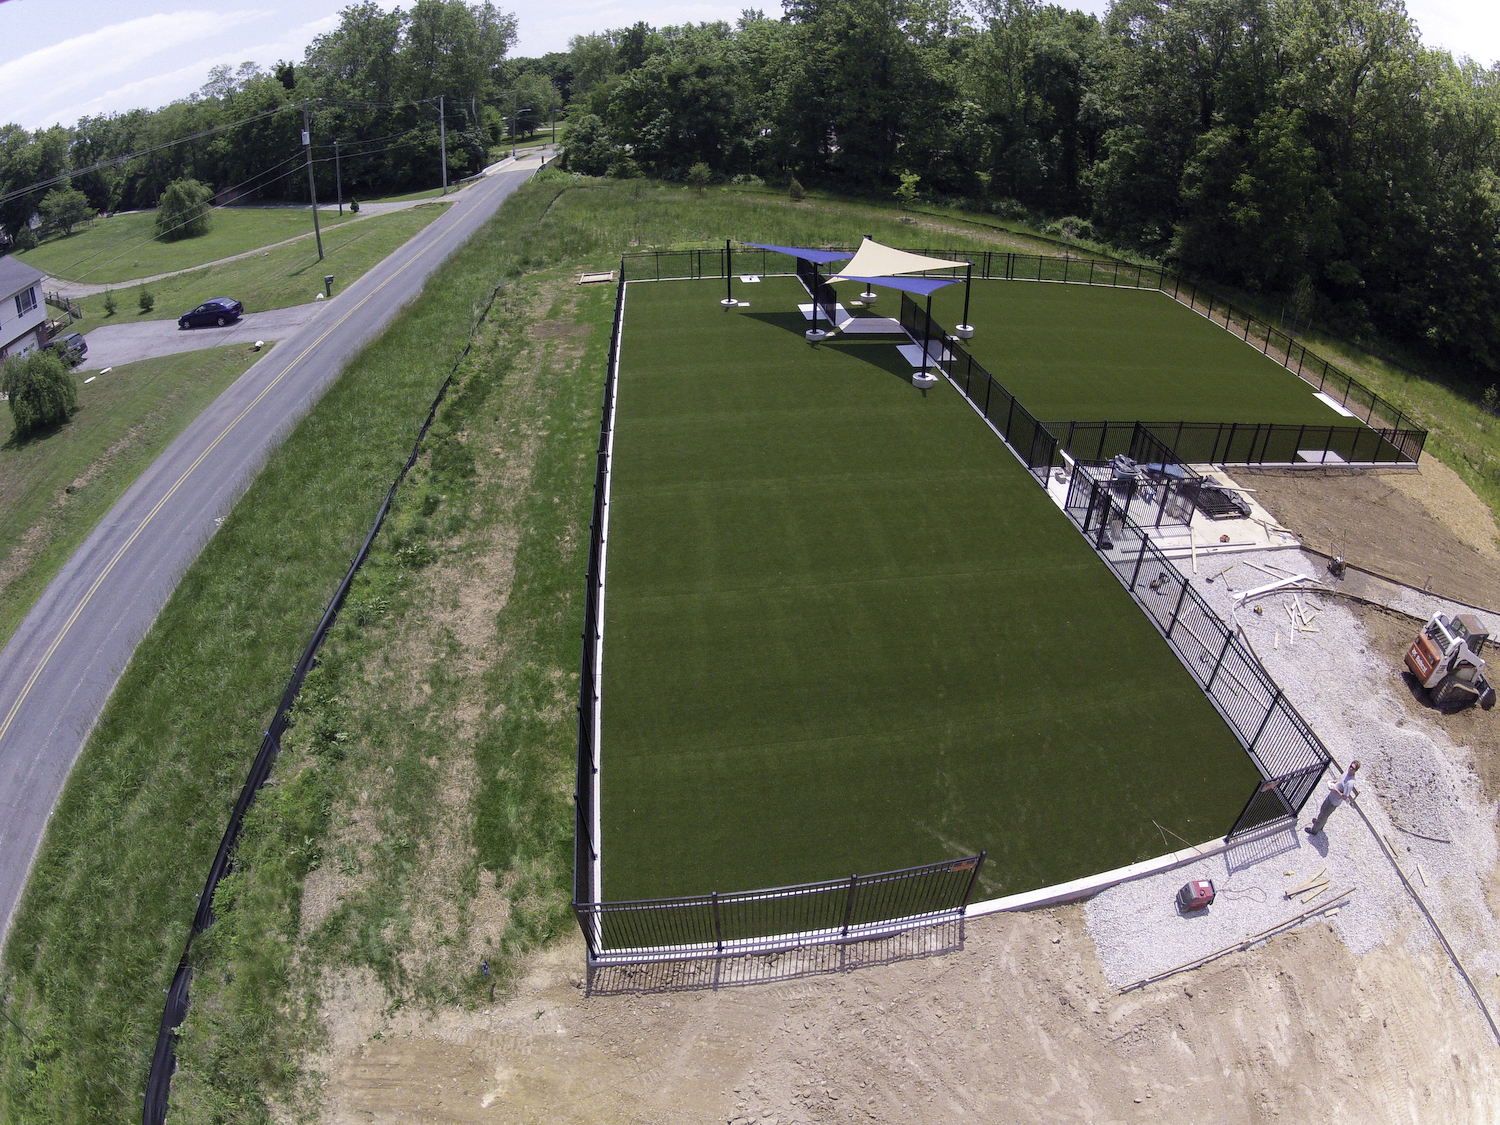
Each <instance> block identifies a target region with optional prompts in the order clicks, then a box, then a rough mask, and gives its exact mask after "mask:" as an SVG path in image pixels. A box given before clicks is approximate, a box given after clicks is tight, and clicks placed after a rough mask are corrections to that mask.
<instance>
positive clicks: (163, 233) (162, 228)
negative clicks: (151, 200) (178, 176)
mask: <svg viewBox="0 0 1500 1125" xmlns="http://www.w3.org/2000/svg"><path fill="white" fill-rule="evenodd" d="M213 197H214V192H213V189H212V188H211V187H209V186H208V185H207V184H200V183H199V182H198V181H197V180H174V181H173V182H172V183H170V184H168V185H167V190H166V191H164V192H162V195H161V202H160V203H159V204H157V207H156V237H157V238H158V239H160V240H161V241H162V242H174V241H176V240H177V239H180V238H195V237H197V236H198V235H200V234H207V233H208V232H209V230H210V229H211V228H212V226H213V209H212V207H211V206H210V203H211V201H212V200H213Z"/></svg>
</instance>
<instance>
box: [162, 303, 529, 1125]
mask: <svg viewBox="0 0 1500 1125" xmlns="http://www.w3.org/2000/svg"><path fill="white" fill-rule="evenodd" d="M499 292H500V290H499V289H498V288H496V289H493V290H491V292H490V297H489V301H488V303H487V304H486V305H485V307H484V312H483V313H481V314H480V316H479V319H478V320H476V321H475V322H474V325H473V327H472V328H470V330H469V339H468V341H467V342H466V343H465V344H464V348H463V351H461V352H460V353H459V355H458V358H457V359H455V360H454V361H453V368H452V370H451V371H450V372H449V373H448V376H447V377H446V378H445V379H444V380H443V383H442V385H441V386H440V387H439V388H438V391H437V394H436V395H434V396H433V399H432V405H431V406H430V407H429V408H428V410H427V417H426V418H425V419H424V420H423V421H422V425H421V428H420V429H418V431H417V439H416V441H415V442H413V443H412V447H411V453H410V454H409V455H408V456H407V458H406V461H405V462H404V463H403V464H402V466H401V469H400V471H399V472H397V474H396V479H395V480H393V481H392V482H391V486H390V488H388V489H387V490H386V494H385V499H384V500H382V501H381V504H380V508H379V510H378V511H377V512H376V513H375V520H374V522H373V523H372V524H371V526H370V530H369V533H368V534H367V535H366V536H365V538H364V542H362V543H361V544H360V547H359V550H358V552H356V553H355V556H354V560H353V561H352V562H351V563H350V564H349V569H348V570H347V571H346V572H345V573H344V578H343V581H341V582H340V583H339V585H338V588H337V589H336V590H335V591H334V593H333V597H332V598H331V599H329V602H328V606H327V608H326V609H324V611H323V616H322V617H321V618H320V619H319V620H318V625H317V627H316V628H315V629H314V630H313V633H312V636H311V637H310V638H309V639H308V642H307V647H305V648H304V649H303V650H302V656H301V657H300V658H299V659H298V661H297V664H296V666H295V667H294V668H293V669H292V676H291V679H290V680H288V681H287V685H286V690H285V691H283V692H282V693H281V701H280V702H279V703H278V704H277V705H276V712H275V714H274V715H273V716H272V718H271V723H270V726H269V728H268V729H267V730H266V732H265V736H264V737H263V738H262V739H261V743H260V749H259V751H258V752H257V753H256V755H255V760H254V761H253V762H252V763H251V765H250V774H249V776H248V777H247V778H246V779H245V784H244V786H242V787H241V789H240V795H239V798H238V799H237V800H236V801H235V803H234V809H233V810H232V811H231V812H230V814H229V824H228V825H227V826H226V827H225V829H224V836H223V838H222V839H221V840H220V841H219V850H218V851H217V852H216V853H215V854H214V859H213V863H212V864H211V865H210V867H209V869H208V878H207V879H206V880H205V881H204V883H203V892H202V893H201V894H200V895H199V896H198V909H197V910H196V911H195V912H194V914H193V925H192V928H191V930H189V932H188V940H187V944H186V946H185V947H184V948H183V951H182V959H181V960H180V961H179V962H178V964H177V972H176V973H175V974H174V975H173V977H172V984H171V986H170V987H169V988H168V989H167V1001H166V1004H165V1006H164V1007H163V1010H162V1017H161V1027H160V1029H159V1030H158V1031H157V1035H156V1049H155V1051H154V1052H153V1053H152V1056H151V1069H150V1071H149V1072H148V1073H147V1076H146V1092H145V1101H144V1105H143V1108H142V1113H141V1120H142V1122H143V1123H144V1125H163V1123H164V1122H165V1121H166V1118H167V1108H168V1105H169V1104H170V1098H171V1088H172V1075H173V1073H174V1072H175V1071H176V1069H177V1030H176V1029H177V1028H178V1027H180V1026H181V1025H182V1021H183V1019H184V1018H186V1016H187V1010H188V1002H189V991H190V988H191V984H192V976H193V968H192V961H191V954H192V949H193V939H194V938H196V937H197V936H198V935H199V934H201V933H202V932H203V931H204V930H206V929H208V927H209V926H211V925H213V920H214V913H213V901H214V895H215V893H217V891H218V889H219V883H220V882H221V881H222V880H223V879H224V877H225V876H227V875H229V874H230V873H231V872H232V871H233V870H234V849H235V845H236V844H237V843H238V842H239V838H240V831H241V829H242V828H243V827H244V821H245V814H246V813H247V812H248V811H249V810H250V806H251V805H252V804H254V803H255V798H256V795H257V794H258V793H259V792H260V789H261V787H262V786H264V785H265V783H266V781H267V779H269V778H270V776H271V769H272V767H273V766H274V765H275V764H276V758H277V756H278V755H279V754H280V753H281V736H282V735H283V734H285V733H286V728H287V726H288V715H289V714H290V713H291V709H292V707H293V705H295V704H296V702H297V695H298V693H300V692H301V690H302V684H303V682H304V681H305V680H306V679H307V674H308V673H309V672H310V671H312V669H313V666H314V665H315V664H316V663H317V657H318V651H319V650H320V649H321V648H322V647H323V642H324V641H325V640H326V639H327V637H328V632H329V630H330V629H332V628H333V624H334V622H335V621H336V620H337V619H338V614H339V610H340V609H341V608H343V605H344V600H345V598H347V597H348V596H349V588H350V587H351V586H352V585H353V584H354V577H355V575H357V574H358V573H359V570H360V568H361V567H362V566H364V564H365V559H366V558H368V557H369V554H370V548H371V546H373V545H374V542H375V536H376V535H378V534H379V533H380V528H381V525H382V524H383V523H384V522H385V517H386V516H387V515H388V514H389V512H390V510H391V503H392V502H393V501H394V500H395V498H396V490H397V489H399V488H400V487H401V482H402V481H404V480H405V479H406V475H407V473H409V472H410V471H411V467H412V466H413V465H415V464H416V462H417V457H418V456H419V455H420V454H421V451H422V443H423V442H424V441H426V440H427V431H428V430H429V429H431V428H432V423H433V420H434V419H436V418H437V412H438V408H439V407H441V406H442V404H443V399H444V398H446V397H447V394H448V388H449V387H450V386H452V384H453V374H454V372H456V371H457V370H458V366H459V364H460V363H462V362H463V360H464V357H465V356H467V355H468V354H469V350H470V348H471V347H472V346H473V341H474V332H475V331H476V330H477V329H478V328H479V326H480V325H481V324H483V323H484V322H485V321H486V320H487V319H488V318H489V314H490V310H491V309H492V308H493V307H494V305H495V298H496V297H497V296H498V294H499Z"/></svg>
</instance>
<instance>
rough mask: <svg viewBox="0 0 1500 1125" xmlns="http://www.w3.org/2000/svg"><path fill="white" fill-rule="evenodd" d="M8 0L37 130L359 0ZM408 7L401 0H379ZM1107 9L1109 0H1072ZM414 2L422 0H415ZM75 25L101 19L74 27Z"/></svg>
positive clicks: (11, 112) (1435, 6)
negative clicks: (58, 0)
mask: <svg viewBox="0 0 1500 1125" xmlns="http://www.w3.org/2000/svg"><path fill="white" fill-rule="evenodd" d="M54 2H55V0H51V2H48V0H0V123H5V122H15V123H17V124H20V125H23V126H25V127H26V128H29V129H38V128H43V127H45V126H48V125H53V124H58V123H61V124H65V125H71V124H72V123H73V122H75V121H77V120H78V118H79V117H82V116H86V115H87V116H93V115H96V114H101V113H114V112H119V111H123V110H128V109H136V108H142V107H144V108H149V109H154V108H156V107H158V106H161V105H165V104H167V103H168V102H171V101H173V100H175V99H177V98H181V97H185V96H187V95H189V94H191V93H193V92H194V91H196V90H198V89H199V88H200V87H202V85H203V84H204V82H205V81H206V80H207V78H208V71H209V69H210V68H211V67H214V66H218V65H220V64H224V63H227V64H228V65H230V66H232V67H236V66H238V65H239V64H240V63H242V62H245V61H252V62H257V63H259V64H261V65H262V66H263V67H268V68H269V67H270V66H271V65H272V64H274V63H275V62H277V61H278V60H280V59H289V60H291V61H292V62H298V61H300V60H301V58H302V53H303V51H304V50H305V49H306V47H307V45H308V44H309V43H311V42H312V40H313V38H314V37H315V36H317V35H319V34H321V33H322V32H325V31H328V30H330V29H331V28H333V27H334V26H335V25H336V24H337V22H338V12H339V10H340V9H341V8H343V7H345V6H346V4H347V3H348V2H350V0H219V3H220V6H219V7H218V8H216V9H210V8H208V7H207V6H206V3H205V2H204V0H70V2H69V3H68V4H67V6H66V7H65V9H64V12H65V13H66V16H65V18H63V19H59V18H58V15H59V13H58V10H57V9H56V8H54V7H53V6H52V3H54ZM378 2H379V3H380V4H381V6H382V7H385V8H392V7H396V6H397V4H398V3H399V0H378ZM1062 2H1063V3H1064V4H1065V6H1067V7H1076V8H1083V9H1084V10H1086V11H1092V12H1095V13H1096V14H1100V15H1102V14H1103V13H1104V10H1105V8H1106V7H1107V6H1108V0H1072V2H1071V3H1069V2H1068V0H1062ZM406 6H408V7H409V6H410V0H407V4H406ZM496 6H497V7H499V8H501V9H502V10H506V11H514V12H515V13H516V17H517V21H518V24H519V29H520V43H519V44H518V45H517V47H516V52H515V53H516V54H519V55H541V54H545V53H546V52H548V51H560V50H563V49H565V48H566V47H567V43H568V40H569V39H570V38H571V37H572V36H574V35H578V34H581V33H585V32H591V31H604V30H607V29H609V28H612V27H625V26H628V25H630V24H633V23H635V22H636V21H637V20H641V19H644V20H647V21H648V22H649V23H651V24H653V25H655V26H658V27H660V26H663V25H667V24H681V23H697V22H699V21H704V20H721V19H722V20H729V21H733V20H734V19H736V18H738V16H739V14H740V11H741V9H742V8H745V7H756V6H759V7H762V8H763V9H764V10H765V11H766V12H767V14H772V15H775V14H779V12H780V8H779V6H778V4H777V3H776V2H775V0H772V2H770V3H764V2H761V3H757V0H651V2H650V3H649V4H646V3H641V2H640V0H635V2H634V3H631V2H627V0H497V3H496ZM1406 6H1407V11H1408V12H1409V13H1410V14H1411V16H1412V18H1413V19H1414V20H1416V22H1417V25H1418V27H1419V28H1420V29H1421V31H1422V38H1423V40H1424V41H1425V42H1426V43H1427V44H1428V45H1430V46H1437V47H1446V48H1447V49H1448V50H1450V51H1452V52H1453V53H1454V54H1456V55H1464V54H1467V55H1469V56H1471V57H1472V58H1474V59H1475V60H1476V61H1478V62H1481V63H1483V64H1485V65H1490V64H1492V63H1494V62H1495V61H1496V60H1497V59H1500V3H1496V2H1495V0H1407V5H1406ZM73 28H90V29H92V30H88V31H84V32H82V33H80V34H77V35H73V34H70V33H69V30H70V29H73Z"/></svg>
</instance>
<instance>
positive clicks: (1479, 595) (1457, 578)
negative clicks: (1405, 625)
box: [1234, 454, 1500, 610]
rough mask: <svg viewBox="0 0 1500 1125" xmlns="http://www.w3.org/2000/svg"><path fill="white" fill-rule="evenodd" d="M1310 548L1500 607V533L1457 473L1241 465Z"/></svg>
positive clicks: (1245, 479)
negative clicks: (1271, 467)
mask: <svg viewBox="0 0 1500 1125" xmlns="http://www.w3.org/2000/svg"><path fill="white" fill-rule="evenodd" d="M1234 478H1235V480H1237V481H1238V482H1240V483H1241V484H1242V485H1244V486H1245V487H1246V488H1253V489H1255V498H1256V499H1257V500H1258V501H1260V503H1261V504H1262V505H1264V506H1265V508H1266V509H1267V510H1268V511H1270V512H1272V513H1274V514H1275V515H1276V517H1277V518H1278V519H1280V520H1281V523H1282V525H1283V526H1284V527H1286V528H1288V529H1289V530H1291V531H1292V532H1294V533H1295V534H1296V535H1297V537H1298V538H1299V539H1301V540H1302V542H1303V544H1304V545H1305V546H1307V547H1310V548H1311V549H1312V550H1314V551H1319V552H1321V553H1323V554H1326V555H1343V556H1344V557H1345V558H1346V559H1348V560H1349V561H1350V562H1351V563H1354V564H1355V565H1356V566H1360V567H1364V568H1365V569H1366V570H1371V571H1374V572H1375V573H1376V574H1381V575H1384V576H1386V577H1389V578H1394V579H1396V580H1397V581H1398V582H1403V583H1405V584H1407V585H1409V586H1415V587H1417V588H1418V589H1426V590H1429V591H1431V592H1432V593H1434V594H1440V595H1442V596H1443V597H1446V598H1452V599H1453V600H1454V601H1460V602H1465V603H1467V604H1469V605H1477V606H1486V607H1495V608H1496V609H1497V610H1500V546H1497V543H1496V537H1497V534H1500V529H1497V528H1496V526H1495V519H1494V516H1493V515H1492V514H1491V512H1490V510H1489V508H1488V507H1486V506H1485V504H1484V502H1483V501H1482V500H1480V499H1479V498H1478V497H1477V496H1475V495H1474V493H1473V492H1472V491H1471V490H1470V489H1469V487H1468V486H1467V485H1466V484H1464V482H1463V480H1462V479H1461V478H1460V477H1459V476H1458V474H1457V473H1455V472H1454V471H1453V470H1452V469H1450V468H1448V467H1447V466H1446V465H1444V464H1443V463H1442V462H1440V461H1438V460H1437V459H1436V458H1434V457H1432V456H1430V455H1425V454H1424V455H1423V457H1422V460H1421V464H1420V465H1419V467H1418V468H1417V469H1416V470H1412V469H1238V468H1237V469H1235V471H1234Z"/></svg>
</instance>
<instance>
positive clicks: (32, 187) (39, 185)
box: [0, 106, 292, 203]
mask: <svg viewBox="0 0 1500 1125" xmlns="http://www.w3.org/2000/svg"><path fill="white" fill-rule="evenodd" d="M290 108H292V107H290V106H278V107H276V108H275V109H268V110H266V111H265V112H264V113H257V114H254V115H253V116H250V117H242V118H240V119H239V120H238V121H228V122H225V123H224V124H223V125H215V126H214V127H213V128H212V129H203V130H201V131H200V132H197V133H191V134H189V135H188V136H186V137H178V138H176V139H175V140H170V141H163V142H162V143H161V144H159V145H152V146H151V147H150V148H143V149H141V150H140V151H138V152H131V153H126V154H125V155H124V156H114V157H111V158H110V159H108V160H101V161H99V162H98V163H95V164H90V165H89V166H88V167H87V168H75V169H74V170H72V171H70V172H64V173H62V174H61V175H57V176H53V177H52V178H51V179H46V180H38V181H37V182H36V183H34V184H28V185H27V186H25V187H22V188H14V189H12V190H11V191H8V192H6V193H5V194H3V195H0V203H8V202H10V201H11V200H12V199H16V198H17V197H19V196H22V195H29V194H30V193H31V192H34V191H40V190H42V189H43V188H49V187H52V186H53V185H54V184H60V183H62V182H63V181H65V180H71V179H72V178H73V177H74V176H86V175H88V173H90V172H97V171H100V170H101V169H104V168H113V167H114V166H115V165H117V164H124V163H126V162H128V161H131V160H139V159H140V158H141V157H143V156H150V155H151V154H152V153H154V152H160V151H162V150H163V149H167V148H172V147H173V146H175V145H181V144H187V143H188V142H189V141H200V140H202V139H203V138H204V137H211V136H213V135H214V134H215V133H222V132H223V131H224V130H225V129H233V128H236V127H238V126H240V125H248V124H250V122H252V121H259V120H261V119H262V118H265V117H271V116H274V115H275V114H278V113H283V112H285V111H286V110H287V109H290Z"/></svg>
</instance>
